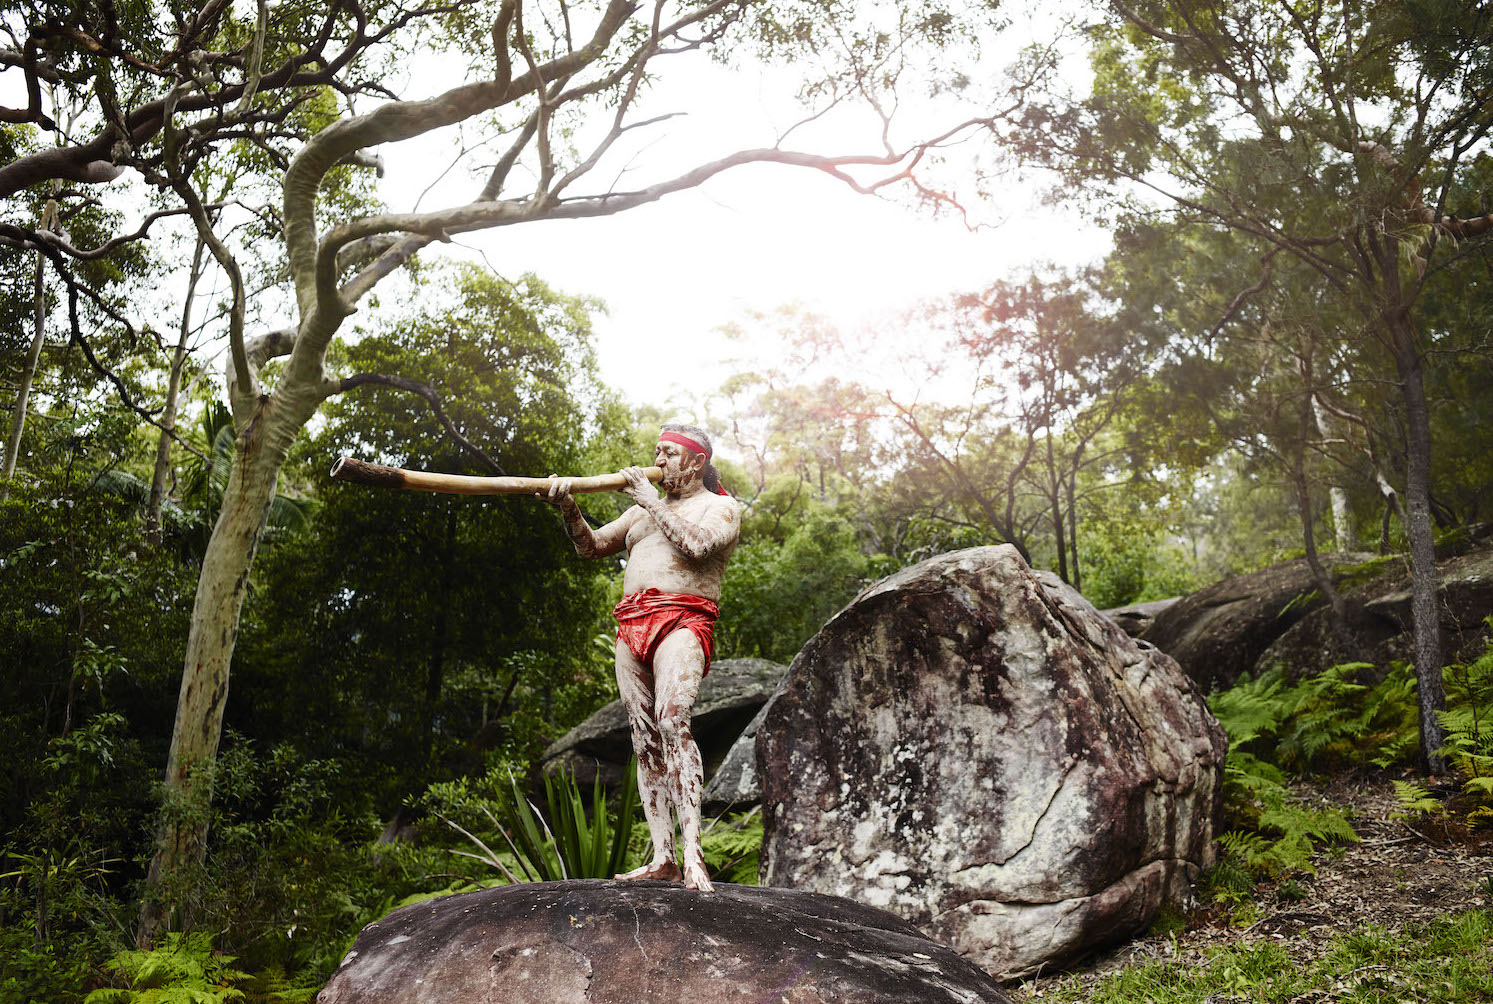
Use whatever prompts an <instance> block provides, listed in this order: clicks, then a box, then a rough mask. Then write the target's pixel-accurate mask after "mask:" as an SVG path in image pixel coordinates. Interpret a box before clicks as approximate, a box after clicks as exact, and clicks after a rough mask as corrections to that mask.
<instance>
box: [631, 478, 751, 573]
mask: <svg viewBox="0 0 1493 1004" xmlns="http://www.w3.org/2000/svg"><path fill="white" fill-rule="evenodd" d="M622 473H623V475H624V476H626V478H627V487H626V488H624V489H622V491H623V492H624V493H625V494H626V495H628V496H629V497H630V498H631V499H632V500H633V501H634V502H636V503H637V505H636V506H635V507H634V508H635V509H639V510H641V511H642V512H646V513H647V514H648V515H649V516H652V517H653V522H654V523H657V524H658V529H659V531H660V532H661V533H662V534H663V535H664V536H665V537H666V538H667V539H668V541H669V543H671V544H673V545H674V546H675V547H676V548H678V549H679V551H680V552H681V553H682V554H683V555H684V556H685V557H686V558H689V559H691V560H692V561H699V560H700V559H701V558H708V557H710V556H711V555H712V554H715V553H716V552H717V551H720V550H721V549H722V548H725V547H729V546H730V544H731V542H732V541H734V540H735V539H736V535H737V533H738V532H739V528H738V527H737V525H736V524H737V513H736V504H735V503H734V502H733V503H731V504H730V505H713V506H711V507H710V511H709V512H708V513H706V514H705V518H704V520H703V521H701V522H699V523H692V522H690V521H689V520H687V519H685V518H684V517H683V516H681V515H679V514H678V513H677V512H675V511H674V510H673V509H670V508H669V507H668V506H666V505H664V502H663V499H661V498H659V497H658V492H657V491H656V490H655V489H654V487H653V485H652V484H650V483H649V481H648V479H647V478H646V477H644V476H643V470H642V468H640V467H624V468H623V469H622ZM632 511H633V510H632V509H629V510H628V512H629V513H631V512H632ZM623 518H624V519H625V518H626V517H625V516H624V517H623ZM602 529H606V528H605V527H603V528H602ZM625 532H626V531H624V534H625Z"/></svg>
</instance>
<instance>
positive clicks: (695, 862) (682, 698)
mask: <svg viewBox="0 0 1493 1004" xmlns="http://www.w3.org/2000/svg"><path fill="white" fill-rule="evenodd" d="M704 675H705V652H704V651H703V650H702V649H701V648H700V640H699V639H698V638H696V637H695V634H694V632H693V631H690V630H688V629H687V628H681V629H680V630H678V631H675V632H673V633H672V634H670V635H669V636H668V637H667V638H665V639H664V640H663V641H662V642H660V643H659V646H658V651H657V652H656V653H655V654H654V656H653V679H654V686H653V691H654V692H653V700H654V719H653V720H654V721H655V722H656V723H657V724H658V734H659V738H660V739H661V740H662V742H663V753H664V757H663V759H664V770H665V774H666V776H667V778H668V780H669V786H670V789H671V791H670V794H672V795H673V800H674V809H675V811H676V812H678V813H679V834H680V837H681V838H682V840H683V842H684V846H683V847H682V848H681V849H680V850H681V853H680V855H679V864H680V866H681V867H682V868H683V869H684V884H685V885H686V886H688V887H689V888H691V889H702V890H704V891H706V892H709V891H710V889H711V885H710V877H709V876H708V875H707V874H706V871H705V855H704V854H703V853H701V851H700V796H701V794H702V792H703V790H704V787H705V780H704V777H703V771H702V770H701V766H700V748H699V747H698V746H696V745H695V737H694V733H693V732H692V731H691V730H690V712H691V711H692V710H693V709H694V706H695V696H696V695H697V694H698V693H699V692H700V679H701V678H702V677H703V676H704Z"/></svg>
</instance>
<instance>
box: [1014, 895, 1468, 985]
mask: <svg viewBox="0 0 1493 1004" xmlns="http://www.w3.org/2000/svg"><path fill="white" fill-rule="evenodd" d="M1490 998H1493V911H1488V910H1473V911H1468V912H1465V913H1458V914H1455V915H1451V916H1447V917H1444V918H1441V919H1438V920H1435V921H1433V922H1431V923H1429V924H1411V925H1407V926H1406V928H1405V929H1404V930H1402V931H1392V932H1391V931H1385V930H1376V929H1372V928H1368V929H1364V930H1360V931H1357V932H1355V933H1352V934H1347V935H1340V936H1338V937H1335V938H1332V939H1331V940H1330V942H1329V943H1328V944H1327V945H1326V946H1325V948H1324V949H1323V951H1322V952H1321V953H1320V956H1319V957H1318V958H1316V959H1314V960H1312V961H1311V962H1309V963H1308V964H1305V965H1303V964H1302V963H1301V960H1300V959H1298V958H1297V957H1295V956H1293V955H1292V954H1291V953H1290V952H1289V951H1288V950H1287V949H1286V948H1285V947H1284V946H1282V945H1280V944H1277V943H1274V942H1270V941H1264V942H1255V943H1250V944H1241V945H1237V946H1231V947H1226V948H1219V949H1213V950H1210V951H1208V952H1207V953H1206V956H1205V958H1204V959H1203V960H1202V962H1201V964H1199V963H1197V962H1193V961H1188V962H1186V963H1182V962H1166V961H1158V962H1148V963H1142V964H1139V965H1135V966H1131V967H1128V968H1127V969H1126V970H1125V971H1124V972H1122V973H1118V974H1116V975H1114V976H1110V977H1106V978H1105V979H1103V980H1101V981H1098V982H1097V983H1095V984H1092V985H1089V986H1082V987H1081V986H1078V985H1077V984H1076V983H1069V984H1067V985H1059V986H1057V987H1055V988H1053V989H1052V990H1050V991H1046V992H1044V993H1043V994H1042V995H1041V997H1040V998H1033V999H1042V1000H1053V1001H1080V1000H1081V1001H1087V1002H1090V1004H1197V1002H1199V1001H1210V1002H1213V1004H1235V1002H1238V1004H1244V1002H1248V1004H1289V1002H1303V1001H1315V1000H1323V1001H1327V1000H1331V1001H1344V1002H1348V1004H1380V1002H1384V1001H1417V1002H1426V1004H1430V1002H1435V1004H1459V1002H1465V1001H1485V1000H1489V999H1490Z"/></svg>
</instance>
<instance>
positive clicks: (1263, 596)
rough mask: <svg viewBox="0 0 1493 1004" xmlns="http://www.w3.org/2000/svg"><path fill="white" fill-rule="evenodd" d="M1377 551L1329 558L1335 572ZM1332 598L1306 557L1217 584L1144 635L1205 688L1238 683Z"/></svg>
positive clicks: (1165, 613)
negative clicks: (1322, 590)
mask: <svg viewBox="0 0 1493 1004" xmlns="http://www.w3.org/2000/svg"><path fill="white" fill-rule="evenodd" d="M1371 557H1373V556H1372V555H1364V554H1359V555H1333V556H1324V558H1323V562H1324V563H1325V564H1327V566H1328V568H1329V570H1330V571H1332V570H1335V569H1337V568H1339V567H1341V566H1342V565H1343V564H1345V563H1348V562H1359V561H1362V560H1364V559H1367V558H1371ZM1326 602H1327V601H1326V600H1325V599H1324V598H1323V597H1322V596H1321V594H1320V593H1319V592H1318V590H1317V584H1316V582H1315V581H1314V580H1313V578H1312V570H1311V568H1309V567H1308V566H1307V563H1306V559H1305V558H1296V559H1294V560H1291V561H1283V562H1280V563H1279V564H1275V565H1271V566H1269V567H1268V568H1262V569H1260V570H1259V571H1257V572H1251V573H1249V574H1248V575H1236V576H1234V577H1233V578H1231V579H1225V580H1223V581H1222V582H1217V583H1214V584H1213V585H1211V586H1209V587H1207V588H1206V589H1200V590H1198V591H1197V592H1195V593H1190V594H1188V595H1187V596H1184V597H1183V598H1182V599H1181V600H1179V601H1177V602H1176V603H1173V604H1172V605H1171V606H1169V607H1167V608H1166V609H1165V610H1162V611H1161V612H1159V613H1157V614H1156V616H1155V619H1154V620H1152V622H1151V626H1150V627H1148V628H1147V629H1146V630H1145V632H1144V633H1142V634H1141V637H1142V638H1143V639H1145V640H1146V641H1148V642H1150V643H1151V644H1152V645H1155V646H1156V647H1157V648H1159V649H1161V650H1162V651H1163V652H1165V653H1166V654H1167V655H1169V656H1171V657H1172V658H1173V659H1176V660H1177V662H1178V663H1180V664H1181V666H1182V669H1183V671H1184V672H1186V673H1187V675H1188V676H1190V677H1192V679H1193V680H1195V681H1197V683H1198V685H1199V686H1201V687H1202V688H1203V690H1204V691H1205V692H1206V691H1209V690H1213V689H1219V690H1223V689H1227V688H1228V687H1232V686H1233V685H1234V684H1235V683H1236V682H1237V681H1238V679H1239V677H1241V676H1242V675H1244V674H1245V673H1248V672H1253V671H1254V668H1255V663H1256V662H1257V661H1258V660H1259V658H1260V655H1261V654H1262V653H1264V651H1265V650H1266V649H1267V648H1269V647H1270V646H1271V645H1272V644H1273V643H1274V642H1275V640H1276V639H1277V638H1279V637H1280V636H1281V635H1283V634H1285V633H1286V631H1287V629H1289V628H1290V627H1291V625H1293V624H1295V623H1296V622H1297V621H1299V620H1301V619H1302V618H1303V617H1305V616H1306V615H1307V614H1308V613H1310V612H1311V611H1313V610H1315V609H1316V608H1317V607H1320V606H1322V605H1324V604H1325V603H1326Z"/></svg>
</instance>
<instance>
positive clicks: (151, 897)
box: [138, 397, 306, 945]
mask: <svg viewBox="0 0 1493 1004" xmlns="http://www.w3.org/2000/svg"><path fill="white" fill-rule="evenodd" d="M305 421H306V416H302V415H299V414H295V413H292V412H291V409H289V408H287V407H284V406H283V403H279V404H278V405H277V402H276V400H275V398H273V397H271V398H266V399H264V400H263V401H262V402H261V403H260V404H259V406H258V407H257V408H256V409H255V410H254V414H253V416H252V418H251V419H250V420H249V421H248V422H246V423H244V425H243V428H244V430H245V431H243V432H242V433H241V434H240V435H239V437H238V439H237V440H236V441H235V444H234V447H235V448H234V454H233V467H232V470H231V472H230V474H229V477H228V485H227V487H226V489H225V490H224V493H223V508H222V511H221V512H220V513H219V514H218V521H217V523H216V524H215V525H214V526H213V533H212V537H211V538H210V539H209V540H208V544H207V552H206V554H205V555H204V557H203V559H202V572H201V574H200V575H199V576H198V579H197V595H196V601H195V603H194V604H193V607H192V621H191V625H190V627H189V629H188V633H187V650H186V659H185V660H184V665H183V667H182V678H181V691H180V694H179V696H178V698H177V705H176V725H175V728H174V729H173V731H172V734H171V751H170V756H169V759H168V760H167V764H166V779H165V789H166V796H165V808H164V811H163V812H162V816H161V822H160V827H159V829H158V830H157V834H156V852H155V857H154V858H153V859H152V860H151V863H150V872H149V874H148V876H147V879H146V883H147V889H148V890H149V892H148V894H147V896H146V898H145V901H144V903H143V904H142V906H141V911H140V930H139V932H138V940H139V942H140V944H142V945H148V944H149V943H151V941H153V940H154V937H155V935H156V934H157V933H158V931H160V930H161V929H162V928H163V927H165V928H168V929H169V928H170V927H175V926H180V925H184V924H186V923H189V922H190V916H189V914H190V912H191V907H190V904H191V896H190V889H189V888H183V887H182V886H183V884H184V881H189V878H188V876H189V871H190V869H191V868H193V867H194V866H196V865H199V864H200V863H201V862H202V860H203V856H204V854H205V851H206V844H207V832H208V824H209V820H210V818H211V817H210V812H209V805H210V803H211V800H212V784H213V777H212V768H213V764H214V760H215V758H216V756H217V752H218V741H219V739H220V737H221V736H222V732H223V712H224V708H225V707H226V705H227V701H228V676H229V666H230V663H231V661H232V658H233V646H234V642H235V641H236V640H237V638H238V625H239V612H240V610H241V609H242V607H243V602H244V596H245V594H246V593H247V591H248V584H249V570H250V568H251V567H252V566H253V564H254V555H255V552H256V551H257V550H258V547H259V541H260V538H261V536H262V535H263V532H264V526H265V521H266V519H267V518H268V516H269V511H270V503H271V502H272V501H273V500H274V498H275V488H276V484H277V482H278V481H279V477H280V468H281V465H283V464H284V462H285V457H286V455H287V454H288V453H289V449H290V444H291V442H292V441H293V440H294V438H295V436H296V434H297V433H298V432H299V431H300V429H301V427H302V426H303V425H304V424H305ZM168 904H170V905H172V906H175V907H176V908H177V911H178V912H179V914H180V915H179V916H176V917H172V916H168V915H167V910H166V906H167V905H168Z"/></svg>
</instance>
